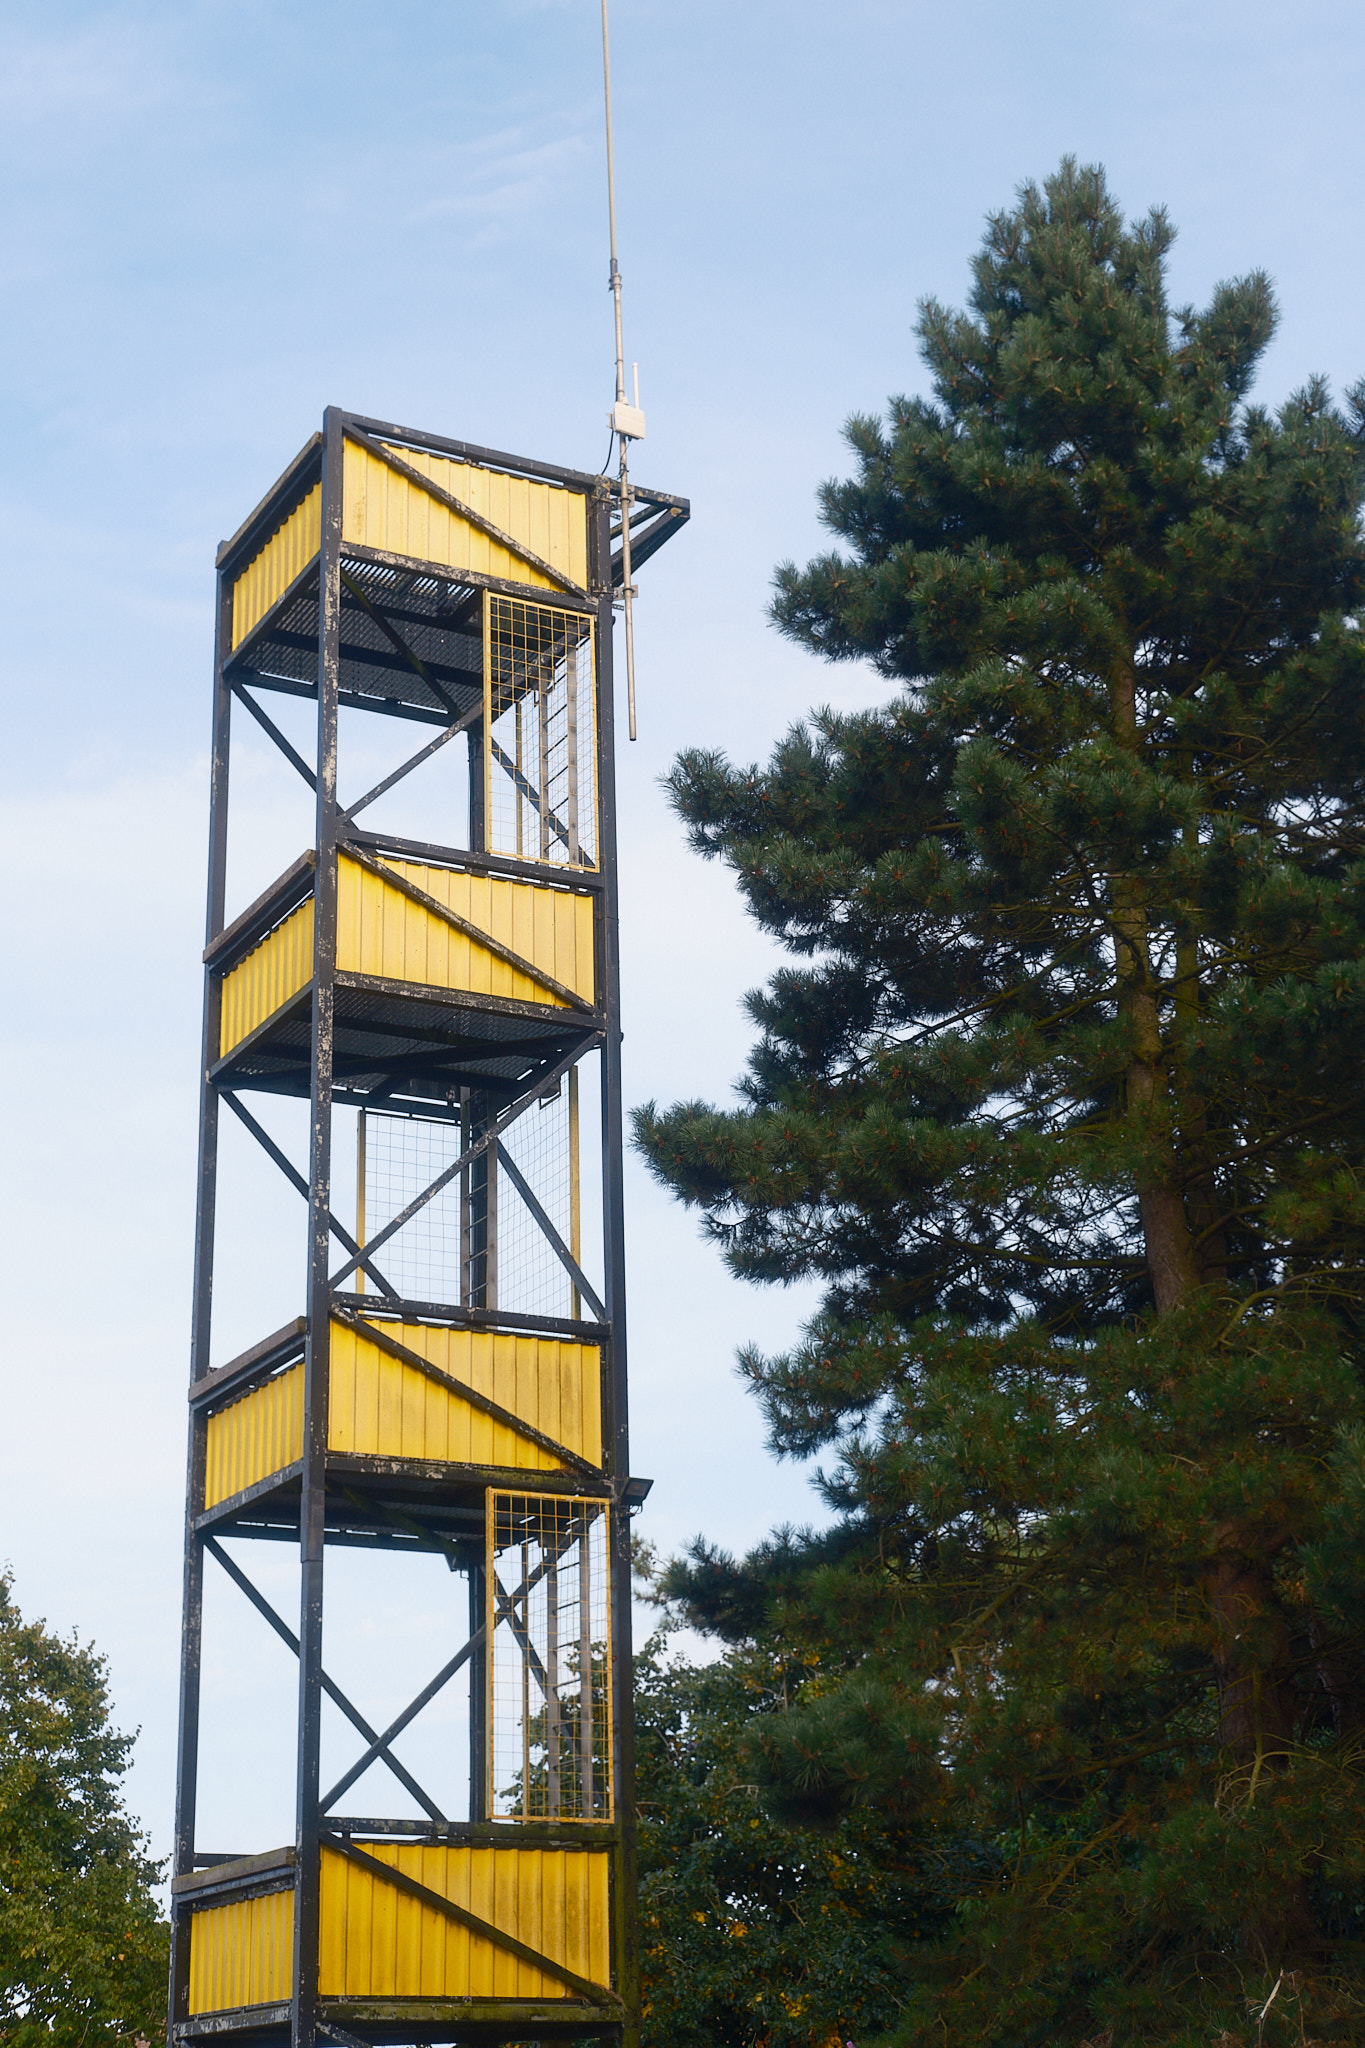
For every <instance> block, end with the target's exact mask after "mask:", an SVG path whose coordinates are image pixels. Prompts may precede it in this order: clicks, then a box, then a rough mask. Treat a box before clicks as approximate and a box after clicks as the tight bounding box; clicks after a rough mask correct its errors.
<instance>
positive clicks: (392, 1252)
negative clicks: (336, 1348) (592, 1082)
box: [356, 1072, 582, 1317]
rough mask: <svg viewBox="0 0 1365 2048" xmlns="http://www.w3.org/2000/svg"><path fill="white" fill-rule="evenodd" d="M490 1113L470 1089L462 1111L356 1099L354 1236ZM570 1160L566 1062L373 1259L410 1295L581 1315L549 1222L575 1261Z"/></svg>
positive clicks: (460, 1146) (574, 1136) (446, 1160)
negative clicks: (546, 1088)
mask: <svg viewBox="0 0 1365 2048" xmlns="http://www.w3.org/2000/svg"><path fill="white" fill-rule="evenodd" d="M486 1117H487V1112H486V1109H484V1108H483V1107H481V1103H480V1099H479V1098H478V1097H476V1096H474V1095H473V1093H472V1091H470V1092H469V1093H468V1097H467V1099H466V1101H465V1102H464V1103H463V1104H462V1105H461V1109H460V1116H459V1119H458V1120H455V1119H449V1120H447V1119H438V1118H433V1117H420V1116H402V1115H394V1114H390V1113H387V1112H385V1111H382V1110H364V1111H362V1112H361V1116H360V1119H359V1125H358V1143H357V1159H356V1169H357V1170H356V1185H357V1188H358V1189H359V1190H360V1192H361V1199H360V1201H359V1202H358V1203H357V1214H356V1239H357V1242H358V1243H360V1244H362V1245H363V1244H364V1243H365V1242H366V1237H367V1232H368V1234H369V1235H370V1236H376V1235H377V1234H378V1233H379V1231H380V1230H382V1229H383V1227H384V1225H385V1224H386V1223H388V1222H389V1220H390V1219H391V1218H392V1217H394V1216H397V1215H398V1214H399V1213H400V1212H401V1211H402V1210H403V1209H405V1208H406V1207H407V1206H408V1204H409V1202H411V1201H413V1200H415V1199H416V1197H417V1196H418V1195H420V1194H421V1193H422V1192H423V1190H424V1189H426V1188H429V1187H430V1186H431V1184H432V1182H433V1181H435V1180H437V1179H438V1178H439V1177H440V1175H441V1174H442V1173H444V1172H445V1171H446V1169H447V1168H448V1167H450V1166H452V1165H453V1164H454V1163H455V1161H456V1160H457V1159H458V1158H459V1157H460V1155H461V1152H462V1150H467V1149H468V1147H469V1145H470V1143H471V1141H472V1140H474V1139H475V1138H477V1137H479V1136H481V1135H482V1134H483V1132H484V1131H485V1130H486V1129H487V1121H486ZM578 1167H579V1160H578V1075H577V1073H576V1072H570V1073H569V1074H568V1075H567V1076H566V1077H564V1078H563V1079H561V1081H560V1082H559V1085H558V1087H557V1089H555V1090H554V1092H552V1093H551V1094H549V1095H547V1096H546V1097H545V1099H544V1100H542V1101H541V1102H538V1103H533V1104H532V1105H531V1106H530V1107H529V1108H528V1109H525V1110H523V1111H522V1113H521V1115H520V1116H519V1117H518V1118H517V1119H516V1120H515V1122H513V1123H512V1124H510V1125H509V1126H508V1128H507V1130H506V1132H505V1133H504V1134H503V1136H502V1137H501V1138H500V1139H499V1140H498V1142H497V1145H496V1147H493V1146H490V1147H489V1148H488V1149H487V1150H486V1151H485V1152H484V1154H483V1156H482V1157H481V1158H480V1159H479V1160H477V1161H475V1162H474V1164H473V1165H472V1166H470V1167H468V1168H466V1169H465V1170H464V1171H463V1172H461V1173H457V1174H455V1175H454V1176H453V1178H452V1179H451V1180H450V1181H448V1182H447V1184H446V1186H445V1187H444V1188H443V1189H442V1190H441V1192H440V1193H439V1194H438V1195H434V1196H433V1197H432V1199H431V1200H430V1201H429V1202H426V1203H424V1204H423V1206H422V1207H421V1208H420V1209H419V1210H418V1211H417V1212H416V1214H415V1215H414V1216H413V1217H412V1218H411V1219H410V1221H409V1222H407V1223H405V1224H404V1226H403V1228H402V1229H401V1230H399V1231H396V1232H395V1233H394V1235H393V1236H392V1237H391V1238H389V1239H388V1241H387V1242H386V1243H385V1244H384V1245H382V1246H381V1247H380V1249H379V1251H378V1252H377V1253H376V1254H375V1262H376V1264H377V1265H378V1266H379V1268H380V1270H381V1271H382V1272H383V1273H384V1275H385V1276H386V1278H387V1279H388V1280H389V1281H390V1283H391V1284H392V1285H393V1286H394V1287H395V1288H397V1290H398V1292H399V1294H400V1295H402V1296H403V1298H404V1300H406V1301H430V1302H446V1303H450V1304H452V1305H458V1306H461V1307H465V1308H489V1309H492V1308H503V1309H510V1310H512V1311H514V1312H515V1313H516V1314H518V1315H544V1316H570V1317H577V1316H578V1315H580V1314H581V1313H582V1302H581V1298H580V1296H579V1293H578V1290H577V1288H576V1287H575V1286H574V1284H573V1280H572V1277H571V1275H570V1273H569V1271H568V1269H567V1267H566V1266H565V1264H564V1262H563V1260H562V1258H561V1257H560V1255H559V1252H558V1251H557V1250H556V1248H555V1244H554V1242H553V1241H552V1239H551V1237H550V1235H549V1233H548V1232H547V1230H546V1227H545V1226H546V1224H547V1223H548V1225H549V1226H550V1229H551V1230H552V1231H553V1232H554V1235H555V1237H556V1238H557V1239H558V1241H559V1243H560V1244H561V1245H562V1246H563V1247H564V1248H565V1249H566V1250H567V1251H568V1252H569V1253H570V1256H571V1257H572V1258H573V1259H574V1260H575V1262H577V1260H578V1259H579V1258H580V1256H581V1249H580V1231H581V1226H580V1215H579V1208H580V1202H579V1171H578ZM537 1211H538V1212H539V1213H537ZM369 1284H372V1283H369ZM361 1291H362V1292H364V1291H366V1288H365V1287H364V1286H362V1290H361Z"/></svg>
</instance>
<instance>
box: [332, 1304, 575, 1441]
mask: <svg viewBox="0 0 1365 2048" xmlns="http://www.w3.org/2000/svg"><path fill="white" fill-rule="evenodd" d="M381 1328H382V1329H383V1331H384V1333H385V1334H386V1335H389V1336H392V1337H394V1338H395V1339H396V1340H397V1341H398V1343H400V1344H405V1345H406V1346H407V1348H408V1349H409V1350H410V1351H416V1352H419V1353H420V1354H421V1356H422V1357H423V1358H427V1359H430V1361H431V1363H432V1364H433V1365H435V1366H439V1367H440V1369H441V1371H442V1372H448V1373H450V1374H451V1375H452V1376H453V1377H454V1378H455V1379H459V1380H463V1381H464V1382H465V1384H466V1385H467V1386H470V1387H473V1388H474V1389H475V1390H476V1391H477V1392H478V1393H480V1394H483V1395H485V1396H486V1397H487V1398H488V1399H489V1400H490V1401H496V1402H497V1404H498V1406H499V1407H500V1408H506V1409H509V1410H510V1411H511V1412H512V1413H513V1414H514V1415H518V1416H520V1417H522V1418H523V1419H524V1420H525V1421H527V1422H529V1423H530V1424H531V1425H532V1427H533V1428H535V1429H538V1430H540V1431H541V1432H542V1434H543V1435H545V1436H549V1437H553V1438H554V1440H555V1442H556V1443H560V1444H563V1445H564V1446H565V1448H566V1449H568V1450H571V1451H576V1452H577V1453H578V1455H579V1457H580V1458H587V1459H589V1460H590V1461H591V1462H592V1463H593V1464H595V1465H600V1464H601V1462H602V1396H601V1380H600V1357H599V1353H598V1351H597V1349H596V1348H595V1346H592V1345H587V1344H566V1343H560V1342H559V1341H558V1340H557V1339H555V1338H550V1337H525V1336H510V1335H505V1334H502V1333H497V1334H495V1333H493V1332H491V1331H486V1330H441V1329H431V1328H427V1327H425V1326H422V1325H419V1324H412V1323H403V1324H397V1323H388V1324H383V1325H381ZM328 1441H329V1444H330V1448H331V1449H332V1450H334V1451H353V1452H368V1453H372V1454H374V1455H375V1456H377V1457H384V1458H434V1459H440V1460H443V1461H449V1462H450V1463H452V1464H467V1465H514V1466H519V1467H521V1468H522V1469H523V1470H529V1471H533V1472H553V1471H559V1470H562V1469H563V1467H562V1464H561V1462H560V1460H559V1459H557V1458H555V1457H553V1456H552V1455H551V1453H550V1452H549V1451H546V1450H543V1449H542V1448H541V1446H540V1445H539V1444H537V1443H534V1442H532V1441H530V1440H529V1439H528V1438H526V1437H524V1436H521V1435H519V1434H518V1433H517V1432H516V1431H515V1430H512V1429H509V1428H508V1426H507V1425H506V1423H502V1422H498V1421H496V1420H494V1418H493V1417H492V1416H489V1415H484V1414H482V1413H481V1412H480V1410H479V1409H477V1408H474V1407H472V1406H471V1405H470V1403H469V1402H468V1401H462V1400H461V1399H460V1397H459V1395H458V1394H450V1393H446V1392H445V1390H444V1389H443V1388H442V1387H440V1386H438V1385H437V1384H436V1383H435V1382H434V1381H433V1380H430V1379H428V1378H427V1377H426V1375H425V1374H424V1373H421V1372H419V1371H418V1370H417V1368H416V1367H415V1366H411V1365H405V1364H404V1363H403V1361H402V1360H401V1359H398V1358H394V1357H392V1356H390V1355H389V1354H388V1353H387V1352H384V1351H381V1350H380V1348H379V1346H378V1345H377V1344H372V1343H369V1342H368V1341H367V1340H366V1338H365V1337H364V1336H363V1335H360V1334H359V1333H358V1332H356V1331H355V1330H352V1329H348V1328H347V1327H346V1326H345V1325H344V1324H340V1323H333V1325H332V1368H331V1403H330V1407H329V1420H328Z"/></svg>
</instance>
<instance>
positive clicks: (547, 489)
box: [341, 441, 588, 590]
mask: <svg viewBox="0 0 1365 2048" xmlns="http://www.w3.org/2000/svg"><path fill="white" fill-rule="evenodd" d="M394 453H395V455H397V456H399V457H400V459H401V460H402V461H404V462H405V463H407V465H408V467H409V468H410V469H415V470H418V471H419V472H420V473H421V474H422V475H423V476H425V477H430V479H431V481H432V482H433V483H434V484H437V485H439V487H440V488H441V489H442V490H443V491H446V492H448V493H449V495H450V496H451V497H452V498H459V499H460V500H461V501H462V502H463V503H464V504H466V505H468V506H469V507H470V508H471V509H472V510H473V511H475V512H479V513H481V514H482V515H483V517H484V518H485V519H487V520H488V521H489V522H490V524H491V525H493V526H496V527H498V528H499V529H500V530H501V531H502V532H503V533H505V534H507V535H508V537H509V538H510V539H512V540H517V541H520V542H521V544H522V546H523V547H525V548H529V549H530V551H531V553H532V554H533V555H538V556H539V557H540V559H541V561H542V562H548V563H549V564H550V567H551V568H553V569H558V570H561V571H562V572H563V574H564V575H565V576H567V577H568V578H569V580H570V581H571V582H573V583H576V584H578V585H579V586H580V588H581V587H582V586H583V585H584V584H585V583H586V582H587V580H588V519H587V505H586V500H585V499H584V498H583V497H581V496H580V495H579V493H578V492H576V491H562V490H557V489H556V488H555V487H554V486H553V485H551V484H540V483H533V482H532V481H531V479H530V478H529V477H516V476H502V475H500V474H499V473H498V471H496V470H492V469H480V468H479V467H478V466H477V465H476V464H474V463H469V462H452V461H450V460H449V459H448V458H447V457H446V456H444V455H427V454H424V453H423V452H422V451H421V450H420V449H415V448H395V450H394ZM342 499H343V511H342V528H341V532H342V539H343V540H345V541H351V542H354V543H356V544H357V545H359V546H361V547H367V548H381V549H383V550H384V551H386V552H387V553H389V554H394V555H406V556H408V557H409V559H411V560H415V561H419V562H440V563H441V564H442V565H443V566H445V567H447V568H451V569H472V570H473V571H474V573H475V574H476V575H479V576H497V577H500V578H501V579H503V580H504V581H506V582H509V583H529V584H531V585H533V586H535V587H536V588H538V589H542V590H554V589H557V588H558V587H559V586H558V585H557V584H556V583H555V582H554V581H553V579H552V578H551V577H549V576H546V575H545V574H544V573H543V572H542V571H541V570H539V569H534V568H532V567H531V565H530V563H529V562H524V561H523V560H522V559H521V557H520V556H519V555H515V554H513V553H512V552H511V550H510V549H508V548H505V547H501V546H500V545H499V544H498V542H497V541H495V540H492V539H490V537H489V536H488V535H487V534H484V533H480V531H479V530H478V528H477V527H475V526H471V525H470V524H469V523H468V522H467V521H466V520H463V519H461V517H460V515H459V513H458V512H452V511H451V510H450V508H449V507H448V506H446V505H443V504H441V503H440V501H439V500H438V499H436V498H433V497H431V496H430V495H429V494H428V493H427V492H426V491H424V490H423V489H422V487H421V485H420V484H416V483H411V482H409V480H408V479H407V478H406V477H404V476H400V475H399V474H398V472H397V470H393V469H390V468H389V466H388V464H387V463H386V462H381V461H379V460H378V458H377V457H376V456H373V455H371V454H369V453H368V452H367V451H366V450H365V449H364V448H358V447H357V446H356V444H355V443H354V442H353V441H347V443H346V453H345V467H344V476H343V483H342Z"/></svg>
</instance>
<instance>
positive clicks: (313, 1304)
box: [291, 406, 343, 2048]
mask: <svg viewBox="0 0 1365 2048" xmlns="http://www.w3.org/2000/svg"><path fill="white" fill-rule="evenodd" d="M342 447H343V440H342V428H341V418H340V415H339V413H338V411H337V409H336V407H335V406H329V407H328V408H327V411H326V413H325V414H324V415H323V456H322V545H321V553H320V557H319V563H318V578H319V602H318V736H317V768H316V773H317V868H316V882H315V906H316V907H315V911H314V939H313V1030H312V1058H311V1074H310V1084H309V1098H308V1109H309V1160H308V1344H307V1350H306V1352H305V1354H304V1377H303V1403H304V1438H303V1474H302V1495H301V1500H300V1505H299V1563H300V1580H301V1583H300V1588H299V1710H298V1711H299V1720H298V1780H297V1811H296V1821H295V1841H296V1848H297V1853H298V1867H297V1873H296V1877H295V1885H296V1891H295V1900H294V1999H293V2013H292V2029H291V2042H292V2048H314V2044H315V2043H316V2041H317V2038H318V2035H317V2021H318V2003H317V2001H318V1893H319V1882H320V1868H319V1865H320V1842H319V1837H320V1820H321V1816H320V1813H319V1810H318V1808H319V1799H320V1794H321V1786H320V1779H319V1763H320V1755H321V1740H322V1596H323V1537H324V1533H325V1529H326V1514H327V1393H328V1363H329V1350H330V1340H331V1289H330V1287H329V1285H328V1273H329V1270H330V1263H331V1248H332V1247H331V1229H330V1224H329V1209H330V1204H331V1196H332V1187H331V1181H332V1068H333V1045H334V1031H335V1008H336V990H335V976H336V938H337V846H336V841H337V692H338V688H339V682H340V661H341V491H342Z"/></svg>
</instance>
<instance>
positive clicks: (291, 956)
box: [218, 896, 313, 1059]
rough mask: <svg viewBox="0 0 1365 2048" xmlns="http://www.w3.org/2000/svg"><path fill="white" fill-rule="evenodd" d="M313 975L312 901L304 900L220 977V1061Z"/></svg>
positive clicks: (296, 992)
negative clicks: (221, 978)
mask: <svg viewBox="0 0 1365 2048" xmlns="http://www.w3.org/2000/svg"><path fill="white" fill-rule="evenodd" d="M312 975H313V899H312V897H311V896H310V897H308V898H307V900H306V901H305V902H303V903H301V904H300V905H299V907H298V909H297V910H294V911H291V912H290V914H289V916H288V917H287V918H285V920H284V922H283V924H277V925H276V927H275V929H274V931H273V932H271V933H270V934H269V936H268V937H266V938H264V939H262V940H261V943H260V945H259V946H253V947H252V949H251V951H250V952H249V953H248V954H247V956H246V958H245V960H239V961H238V963H237V965H236V966H235V967H234V968H233V969H232V970H231V972H230V973H228V974H225V975H224V977H223V1003H222V1022H221V1025H220V1027H219V1033H218V1057H219V1058H220V1059H222V1057H223V1056H224V1054H225V1053H229V1052H231V1051H232V1048H233V1047H234V1045H240V1044H241V1042H242V1040H243V1039H244V1038H248V1037H249V1036H250V1035H251V1033H252V1032H253V1031H254V1030H255V1029H256V1027H257V1025H258V1024H264V1022H265V1020H266V1018H267V1017H270V1016H273V1015H274V1013H275V1011H276V1010H278V1009H279V1008H280V1007H281V1005H282V1004H284V1003H287V1002H288V1001H289V999H290V997H291V996H296V995H297V994H298V992H299V990H300V989H301V988H304V987H306V986H307V984H308V982H309V981H310V980H311V979H312Z"/></svg>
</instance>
